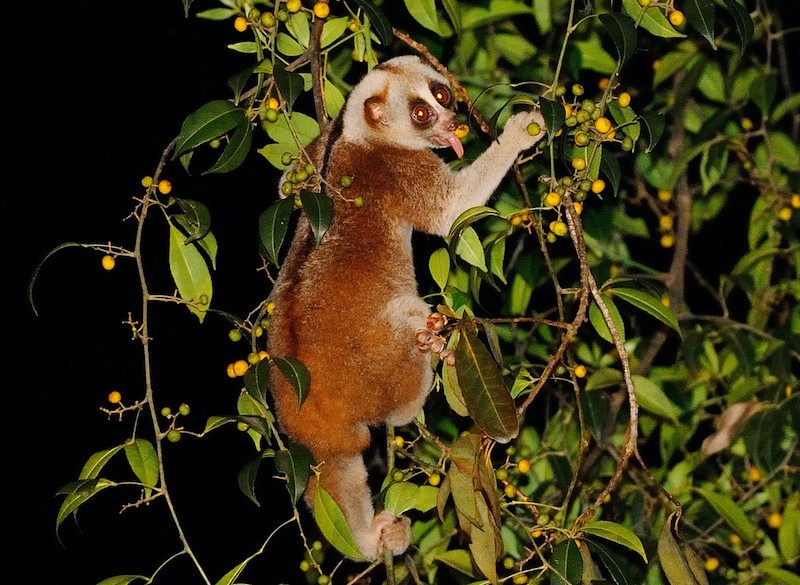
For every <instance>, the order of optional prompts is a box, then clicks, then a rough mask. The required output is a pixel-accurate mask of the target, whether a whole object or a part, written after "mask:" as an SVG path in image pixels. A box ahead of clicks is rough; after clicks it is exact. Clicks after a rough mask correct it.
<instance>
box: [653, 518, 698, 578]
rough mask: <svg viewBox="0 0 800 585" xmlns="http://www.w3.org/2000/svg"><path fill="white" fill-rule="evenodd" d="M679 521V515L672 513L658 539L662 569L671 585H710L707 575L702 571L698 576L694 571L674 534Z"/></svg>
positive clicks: (659, 559)
mask: <svg viewBox="0 0 800 585" xmlns="http://www.w3.org/2000/svg"><path fill="white" fill-rule="evenodd" d="M677 519H678V516H677V513H676V512H672V514H670V515H669V517H668V518H667V520H666V522H664V526H663V528H662V529H661V535H660V536H659V538H658V546H657V552H658V561H659V563H660V564H661V568H662V570H663V571H664V574H665V575H666V576H667V580H669V583H670V585H708V579H707V578H706V576H705V573H703V572H702V571H701V572H700V574H699V575H698V574H696V573H695V572H694V571H693V570H692V567H691V566H690V564H689V562H688V561H687V559H686V555H685V554H684V551H683V550H682V548H681V546H680V545H679V544H678V540H677V538H676V536H675V533H674V532H673V530H674V529H675V528H676V526H675V525H676V524H677Z"/></svg>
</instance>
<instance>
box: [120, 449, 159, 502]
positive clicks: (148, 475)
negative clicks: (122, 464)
mask: <svg viewBox="0 0 800 585" xmlns="http://www.w3.org/2000/svg"><path fill="white" fill-rule="evenodd" d="M125 457H127V459H128V465H130V466H131V470H132V471H133V473H134V474H136V477H138V478H139V481H140V482H142V484H143V485H144V486H145V495H146V496H149V495H150V492H151V491H152V490H151V488H154V487H156V486H157V485H158V481H159V477H160V474H159V469H158V454H157V453H156V449H155V447H153V444H152V443H151V442H150V441H148V440H146V439H136V440H134V441H133V443H130V444H127V445H125Z"/></svg>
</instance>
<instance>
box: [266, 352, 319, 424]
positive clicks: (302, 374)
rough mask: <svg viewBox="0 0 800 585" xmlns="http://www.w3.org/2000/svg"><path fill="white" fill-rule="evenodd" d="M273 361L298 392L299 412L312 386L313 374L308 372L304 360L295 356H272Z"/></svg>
mask: <svg viewBox="0 0 800 585" xmlns="http://www.w3.org/2000/svg"><path fill="white" fill-rule="evenodd" d="M272 363H273V364H274V365H275V367H277V368H278V370H279V371H280V373H281V374H283V377H284V378H286V380H288V382H289V383H290V384H291V385H292V388H294V391H295V392H296V393H297V411H298V412H299V411H300V407H301V406H303V402H304V401H305V399H306V397H307V396H308V391H309V389H310V387H311V374H310V373H309V372H308V368H306V366H305V364H304V363H303V362H301V361H300V360H298V359H296V358H293V357H276V356H272Z"/></svg>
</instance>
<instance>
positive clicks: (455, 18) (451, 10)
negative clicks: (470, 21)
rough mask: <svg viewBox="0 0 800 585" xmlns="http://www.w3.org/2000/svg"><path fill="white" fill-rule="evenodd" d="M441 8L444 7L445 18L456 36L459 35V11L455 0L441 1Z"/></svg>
mask: <svg viewBox="0 0 800 585" xmlns="http://www.w3.org/2000/svg"><path fill="white" fill-rule="evenodd" d="M442 6H444V11H445V12H446V13H447V16H448V17H449V18H450V22H452V23H453V30H455V31H456V34H457V35H460V34H461V11H460V10H459V8H458V2H457V0H442Z"/></svg>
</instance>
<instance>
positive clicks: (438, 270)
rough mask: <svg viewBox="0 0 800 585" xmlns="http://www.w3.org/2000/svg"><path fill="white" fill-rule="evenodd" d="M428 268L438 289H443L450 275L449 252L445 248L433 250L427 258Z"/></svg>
mask: <svg viewBox="0 0 800 585" xmlns="http://www.w3.org/2000/svg"><path fill="white" fill-rule="evenodd" d="M428 270H430V273H431V276H432V277H433V281H434V282H435V283H436V284H437V285H438V287H439V290H444V287H445V286H447V279H448V278H449V277H450V253H449V252H448V251H447V248H439V249H438V250H434V251H433V253H432V254H431V256H430V258H429V259H428Z"/></svg>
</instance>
